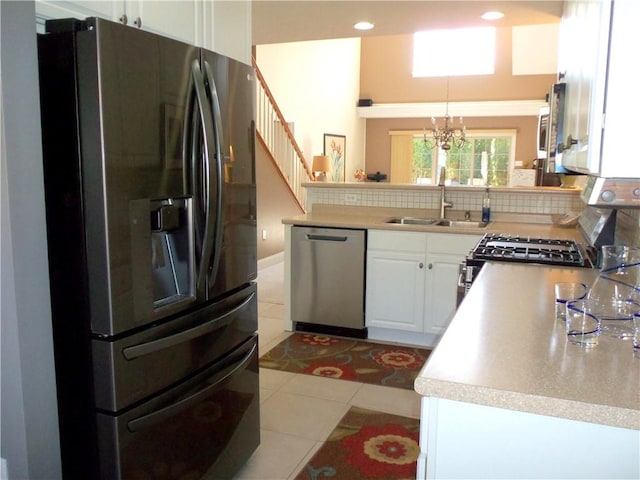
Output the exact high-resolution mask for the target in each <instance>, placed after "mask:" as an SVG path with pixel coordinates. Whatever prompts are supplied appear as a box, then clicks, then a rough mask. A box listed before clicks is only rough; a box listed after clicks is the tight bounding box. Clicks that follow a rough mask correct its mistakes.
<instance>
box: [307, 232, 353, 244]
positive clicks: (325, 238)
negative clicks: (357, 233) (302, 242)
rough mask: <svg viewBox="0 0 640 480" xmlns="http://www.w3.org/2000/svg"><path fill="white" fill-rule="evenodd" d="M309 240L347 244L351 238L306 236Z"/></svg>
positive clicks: (309, 234) (343, 236)
mask: <svg viewBox="0 0 640 480" xmlns="http://www.w3.org/2000/svg"><path fill="white" fill-rule="evenodd" d="M306 237H307V240H319V241H321V242H346V241H347V240H348V238H349V237H347V236H346V235H342V236H339V237H338V236H333V235H317V234H313V233H307V234H306Z"/></svg>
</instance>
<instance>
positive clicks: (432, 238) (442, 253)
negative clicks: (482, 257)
mask: <svg viewBox="0 0 640 480" xmlns="http://www.w3.org/2000/svg"><path fill="white" fill-rule="evenodd" d="M481 238H482V237H481V236H479V235H456V234H451V233H445V234H438V233H434V234H429V236H428V238H427V270H426V290H425V292H426V293H425V315H424V316H425V320H424V331H425V332H426V333H431V334H434V335H441V334H443V333H444V331H445V330H446V328H447V326H449V322H451V319H452V318H453V316H454V314H455V313H456V308H457V300H458V297H457V291H458V275H459V272H460V262H462V260H464V258H465V257H466V256H467V255H468V253H469V252H470V251H471V249H473V247H474V246H475V245H476V244H477V243H478V241H480V239H481Z"/></svg>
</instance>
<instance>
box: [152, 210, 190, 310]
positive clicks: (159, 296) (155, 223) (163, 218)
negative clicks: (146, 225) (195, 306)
mask: <svg viewBox="0 0 640 480" xmlns="http://www.w3.org/2000/svg"><path fill="white" fill-rule="evenodd" d="M191 204H192V200H191V198H167V199H162V200H153V201H151V204H150V216H151V263H152V272H153V273H152V275H153V306H154V309H156V310H157V309H159V308H162V307H165V306H168V305H171V304H175V303H179V302H180V303H181V302H182V301H186V300H189V299H192V298H193V295H194V292H195V285H194V282H195V280H194V278H195V274H194V252H193V228H192V225H193V224H192V221H191V218H192V216H191Z"/></svg>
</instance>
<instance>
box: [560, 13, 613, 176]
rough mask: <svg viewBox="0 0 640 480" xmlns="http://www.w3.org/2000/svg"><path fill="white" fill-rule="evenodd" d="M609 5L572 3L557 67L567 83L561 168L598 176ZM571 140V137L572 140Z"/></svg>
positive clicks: (565, 15)
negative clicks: (564, 167)
mask: <svg viewBox="0 0 640 480" xmlns="http://www.w3.org/2000/svg"><path fill="white" fill-rule="evenodd" d="M610 16H611V3H610V2H608V1H603V2H593V1H569V2H566V3H565V9H564V12H563V16H562V23H561V26H560V45H559V60H558V66H559V70H560V73H561V74H563V75H564V81H565V83H566V85H567V86H566V103H565V116H564V125H563V131H564V138H562V139H558V142H559V143H560V142H561V143H562V148H561V149H560V150H561V151H562V164H563V165H564V166H567V167H568V168H571V169H574V170H577V171H581V172H585V173H596V174H597V173H599V169H600V143H601V139H602V127H603V121H604V118H603V116H604V101H605V83H606V74H607V49H608V44H609V19H610ZM569 137H570V138H569Z"/></svg>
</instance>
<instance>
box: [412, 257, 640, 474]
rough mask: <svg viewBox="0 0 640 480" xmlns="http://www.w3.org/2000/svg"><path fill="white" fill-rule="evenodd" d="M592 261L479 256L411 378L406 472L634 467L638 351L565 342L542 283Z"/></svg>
mask: <svg viewBox="0 0 640 480" xmlns="http://www.w3.org/2000/svg"><path fill="white" fill-rule="evenodd" d="M596 274H597V272H596V271H595V270H591V269H570V268H563V267H545V266H537V265H523V264H511V263H487V264H486V265H485V266H484V267H483V269H482V271H481V272H480V274H479V276H478V277H477V279H476V281H475V283H474V284H473V286H472V288H471V290H470V291H469V293H468V295H467V296H466V297H465V299H464V301H463V303H462V304H461V305H460V307H459V309H458V311H457V313H456V315H455V316H454V318H453V320H452V321H451V324H450V325H449V327H448V328H447V331H446V332H445V334H444V335H443V336H442V339H441V341H440V343H439V344H438V346H437V347H436V349H435V350H434V351H433V352H432V354H431V355H430V357H429V360H428V362H427V363H426V365H425V366H424V368H423V369H422V371H421V373H420V375H419V376H418V378H417V379H416V381H415V390H416V392H418V393H419V394H421V395H423V399H422V413H421V426H420V428H421V431H420V446H421V455H420V458H419V461H418V478H420V479H426V478H429V479H431V478H639V477H640V358H634V356H633V352H632V350H633V349H632V347H631V344H630V342H629V340H626V341H623V340H615V339H612V338H608V337H604V336H603V337H600V342H599V345H597V346H596V347H595V348H593V349H591V350H586V349H583V348H581V347H578V346H575V345H572V344H569V343H568V342H567V341H566V335H565V332H564V324H559V323H558V322H556V321H555V318H554V294H553V285H554V283H555V282H558V281H581V282H585V283H587V284H591V283H593V281H594V279H595V276H596Z"/></svg>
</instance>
